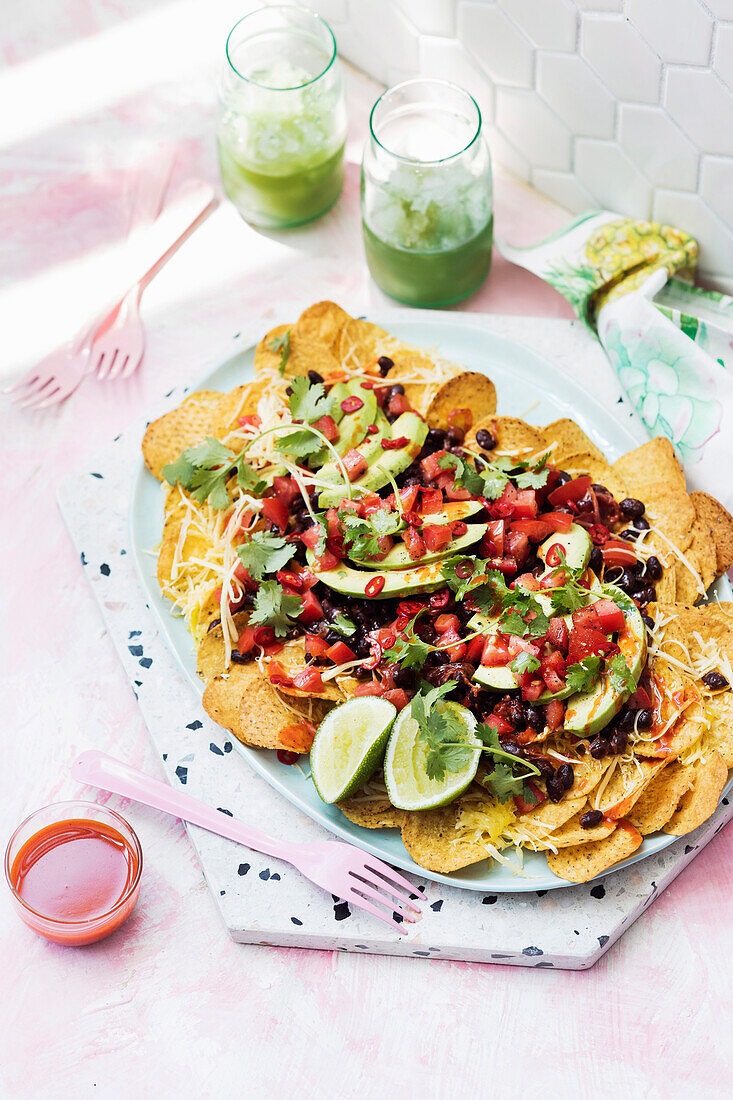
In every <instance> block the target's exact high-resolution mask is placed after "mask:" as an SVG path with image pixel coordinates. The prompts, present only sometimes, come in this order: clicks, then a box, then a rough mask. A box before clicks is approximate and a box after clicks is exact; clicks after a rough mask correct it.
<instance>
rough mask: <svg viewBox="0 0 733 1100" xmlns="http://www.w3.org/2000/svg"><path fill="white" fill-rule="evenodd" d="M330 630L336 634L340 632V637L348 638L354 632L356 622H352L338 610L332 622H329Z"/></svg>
mask: <svg viewBox="0 0 733 1100" xmlns="http://www.w3.org/2000/svg"><path fill="white" fill-rule="evenodd" d="M329 627H330V629H331V630H335V631H336V633H337V634H340V635H341V637H342V638H350V637H351V635H352V634H356V623H352V621H351V619H349V618H348V617H347V616H346V615H344V613H343V612H342V611H339V613H338V615H337V616H336V618H335V619H334V620H333V622H331V623H329Z"/></svg>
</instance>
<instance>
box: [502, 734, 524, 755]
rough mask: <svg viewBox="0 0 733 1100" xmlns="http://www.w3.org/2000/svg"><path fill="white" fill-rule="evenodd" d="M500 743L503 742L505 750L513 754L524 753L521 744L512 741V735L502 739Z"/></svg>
mask: <svg viewBox="0 0 733 1100" xmlns="http://www.w3.org/2000/svg"><path fill="white" fill-rule="evenodd" d="M500 743H501V747H502V748H503V750H504V752H508V753H509V754H510V755H511V756H521V755H522V750H521V749H520V747H519V745H518V744H517V742H516V741H512V739H511V738H510V737H508V738H506V739H505V740H503V741H501V742H500Z"/></svg>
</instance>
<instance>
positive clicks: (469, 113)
mask: <svg viewBox="0 0 733 1100" xmlns="http://www.w3.org/2000/svg"><path fill="white" fill-rule="evenodd" d="M361 209H362V228H363V232H364V247H365V249H366V258H367V263H368V264H369V270H370V272H371V274H372V277H373V279H374V281H375V282H376V283H377V285H378V286H379V287H381V289H382V290H383V291H384V292H385V293H386V294H389V295H390V297H392V298H396V299H397V300H398V301H400V302H406V303H407V304H408V305H411V306H445V305H450V304H451V303H453V302H459V301H461V299H463V298H466V297H468V295H469V294H472V293H473V292H474V290H477V289H478V287H479V286H480V285H481V283H482V282H483V281H484V279H485V278H486V275H487V274H488V271H489V267H490V266H491V246H492V241H493V224H494V223H493V198H492V186H491V158H490V156H489V150H488V147H487V145H486V142H485V141H484V138H483V135H482V132H481V112H480V110H479V108H478V105H477V103H476V102H475V100H474V99H473V98H472V97H471V96H470V95H469V94H468V92H466V91H464V90H463V88H459V87H458V85H456V84H449V83H447V82H446V81H442V80H422V79H417V80H406V81H405V82H404V83H402V84H397V85H396V86H395V87H394V88H389V89H388V90H387V91H386V92H385V93H384V95H382V96H380V98H379V99H378V100H377V102H376V103H375V104H374V108H373V109H372V114H371V119H370V134H369V137H368V139H367V143H366V148H365V150H364V160H363V164H362V174H361Z"/></svg>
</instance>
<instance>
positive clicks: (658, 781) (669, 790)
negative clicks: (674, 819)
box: [629, 760, 693, 836]
mask: <svg viewBox="0 0 733 1100" xmlns="http://www.w3.org/2000/svg"><path fill="white" fill-rule="evenodd" d="M692 783H693V769H692V768H691V767H685V766H684V765H683V764H680V763H679V761H677V760H675V761H673V762H672V763H671V764H670V765H669V766H668V767H666V768H665V769H664V771H662V772H660V773H659V775H657V776H655V777H654V779H653V780H652V781H651V783H650V784H649V786H648V787H647V789H646V790H645V791H644V793H643V794H642V796H641V798H640V799H639V801H638V802H637V803H636V805H635V806H634V808H633V810H632V811H631V813H630V814H629V821H630V822H631V824H632V825H634V826H635V828H637V829H638V830H639V832H640V833H641V835H642V836H648V835H649V833H656V832H659V830H660V829H661V828H662V826H663V825H666V824H667V822H668V821H669V819H670V818H671V816H672V814H673V813H674V812H675V810H676V808H677V806H678V805H679V802H680V799H681V798H682V796H683V795H684V794H685V793H686V792H687V791H689V790H690V788H691V787H692Z"/></svg>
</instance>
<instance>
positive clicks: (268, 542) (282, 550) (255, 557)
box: [237, 531, 294, 581]
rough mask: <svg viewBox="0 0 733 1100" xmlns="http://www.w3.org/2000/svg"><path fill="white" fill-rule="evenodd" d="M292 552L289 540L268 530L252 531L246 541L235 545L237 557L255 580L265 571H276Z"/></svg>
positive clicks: (285, 562)
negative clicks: (240, 544)
mask: <svg viewBox="0 0 733 1100" xmlns="http://www.w3.org/2000/svg"><path fill="white" fill-rule="evenodd" d="M293 553H294V550H293V547H292V545H291V544H290V543H289V542H286V541H285V539H284V538H281V537H280V535H271V534H270V532H269V531H254V532H253V533H252V534H251V535H250V537H249V540H248V542H245V544H244V545H243V546H238V547H237V557H238V558H239V560H240V561H241V563H242V565H243V566H244V568H245V569H246V570H247V572H248V573H249V575H250V577H251V578H252V580H255V581H261V580H262V578H263V577H264V575H265V573H277V571H278V569H282V568H283V566H285V565H287V563H288V562H289V561H290V559H291V558H292V556H293Z"/></svg>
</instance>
